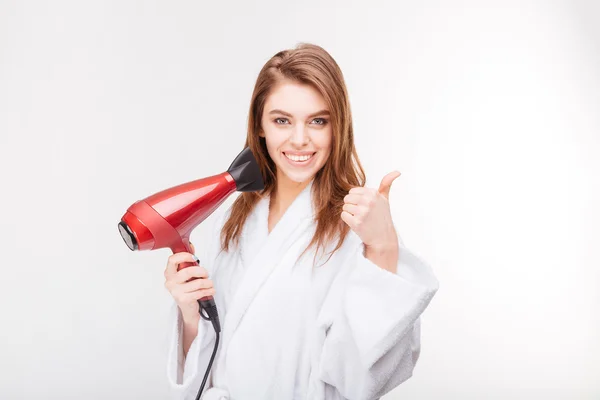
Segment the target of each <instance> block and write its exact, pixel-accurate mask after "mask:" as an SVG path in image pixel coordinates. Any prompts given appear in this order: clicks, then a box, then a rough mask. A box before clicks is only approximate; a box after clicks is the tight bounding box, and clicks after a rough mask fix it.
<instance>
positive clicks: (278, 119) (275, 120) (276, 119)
mask: <svg viewBox="0 0 600 400" xmlns="http://www.w3.org/2000/svg"><path fill="white" fill-rule="evenodd" d="M280 120H281V121H283V120H285V121H287V118H275V119H274V120H273V121H274V122H275V123H276V124H277V125H285V124H280V123H279V122H277V121H280Z"/></svg>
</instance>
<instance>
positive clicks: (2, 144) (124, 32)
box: [0, 0, 600, 400]
mask: <svg viewBox="0 0 600 400" xmlns="http://www.w3.org/2000/svg"><path fill="white" fill-rule="evenodd" d="M369 3H370V4H368V5H367V2H348V1H337V2H333V1H329V2H323V1H319V2H312V3H310V2H294V3H284V2H277V1H272V2H260V3H258V2H242V1H239V2H237V3H236V4H231V3H230V2H215V1H212V2H202V1H180V2H167V1H148V0H145V1H142V0H140V1H130V0H127V1H123V0H120V1H116V0H112V1H97V2H83V1H74V0H73V1H53V2H42V1H38V2H34V1H16V0H15V1H6V0H3V1H2V2H0V135H1V136H0V138H1V139H0V171H1V172H0V173H1V174H2V175H1V181H0V184H1V190H2V196H1V197H0V198H1V200H0V201H1V211H2V218H1V220H0V221H1V222H0V223H1V231H0V235H1V236H0V246H2V260H1V263H2V276H1V278H0V307H1V324H2V325H1V330H0V398H2V399H63V400H66V399H107V398H111V399H142V398H143V399H164V398H165V393H166V385H167V381H166V372H165V368H166V366H165V365H166V364H165V362H166V353H167V332H168V329H169V328H170V327H169V326H167V311H168V307H169V305H170V295H169V293H168V292H167V291H166V289H165V288H164V286H163V284H164V277H163V270H164V267H165V264H166V260H167V257H168V256H169V255H170V251H169V250H167V249H163V250H160V251H154V252H131V251H129V249H127V247H126V246H125V244H124V243H123V241H122V239H121V237H120V235H119V233H118V231H117V222H118V221H119V219H120V218H121V216H122V215H123V213H124V212H125V210H126V209H127V207H129V206H130V205H131V204H132V203H133V202H135V201H136V200H138V199H141V198H144V197H146V196H149V195H150V194H152V193H155V192H157V191H159V190H163V189H165V188H168V187H171V186H174V185H176V184H179V183H183V182H187V181H190V180H194V179H198V178H200V177H204V176H208V175H213V174H217V173H220V172H223V171H224V170H225V169H226V168H227V166H228V165H229V164H230V162H231V161H232V160H233V158H234V157H235V155H237V153H238V152H239V151H240V150H241V148H242V146H243V143H244V140H245V134H246V122H247V117H248V108H249V102H250V95H251V92H252V88H253V85H254V82H255V79H256V76H257V74H258V72H259V70H260V68H261V67H262V65H263V64H264V63H265V62H266V61H267V60H268V59H269V58H270V57H271V56H273V55H274V54H275V53H276V52H278V51H279V50H282V49H286V48H291V47H294V46H295V45H296V44H297V43H299V42H311V43H315V44H318V45H320V46H323V47H324V48H325V49H326V50H328V51H329V52H330V54H331V55H332V56H333V57H334V58H335V59H336V61H337V62H338V63H339V65H340V67H341V68H342V71H343V73H344V76H345V79H346V83H347V85H348V90H349V93H350V97H351V106H352V112H353V118H354V123H355V128H356V130H355V134H356V145H357V148H358V152H359V156H360V159H361V161H362V162H363V164H364V166H365V169H366V172H367V176H368V181H367V185H368V186H371V187H377V186H378V185H379V182H380V180H381V178H382V177H383V176H384V175H385V174H386V173H388V172H390V171H392V170H394V169H398V170H400V171H401V172H402V176H401V177H400V178H399V179H397V180H396V181H395V182H394V184H393V186H392V190H391V195H390V196H391V201H392V212H393V214H394V217H395V218H396V220H397V221H398V225H399V226H398V229H399V230H400V232H401V234H402V237H403V239H404V241H405V243H406V244H407V245H408V246H409V247H410V248H412V249H413V250H414V251H415V252H416V253H417V254H420V255H421V256H422V257H423V258H424V259H426V260H427V261H428V262H429V263H430V264H431V265H432V267H433V268H434V271H435V273H436V275H437V276H438V278H439V281H440V290H439V291H438V293H437V295H436V297H435V298H434V299H433V301H432V302H431V304H430V307H429V308H428V309H427V310H426V311H425V313H424V314H423V326H422V353H421V358H420V360H419V362H418V364H417V367H416V369H415V372H414V376H413V377H412V378H411V379H410V380H408V381H406V382H405V383H404V384H402V385H401V386H400V387H398V388H397V389H396V390H394V391H393V392H391V393H390V394H389V395H387V396H385V399H386V400H391V399H462V400H466V399H478V400H479V399H509V398H510V399H567V398H569V399H598V398H600V367H598V365H599V364H600V339H599V338H600V312H599V311H600V294H599V293H600V253H599V251H598V249H599V246H598V241H599V239H600V228H599V226H600V211H599V207H598V206H599V204H600V178H599V173H600V113H599V111H600V28H598V26H599V25H598V21H599V20H600V6H599V5H598V4H599V3H598V2H594V1H588V2H584V1H564V2H558V1H557V2H549V1H539V2H534V1H523V0H520V1H506V0H504V1H500V0H498V1H427V2H414V1H395V2H389V3H385V4H384V3H378V2H375V1H371V2H369ZM234 197H235V195H234V196H233V197H231V198H230V199H228V202H227V204H229V203H230V202H231V201H233V199H234ZM207 222H208V221H207ZM206 226H207V224H204V225H201V226H200V227H198V228H197V229H196V230H195V231H194V233H193V235H192V241H193V242H194V244H195V245H196V246H197V247H200V246H202V243H203V242H204V241H205V239H206V238H207V235H208V234H209V233H208V232H207V229H206Z"/></svg>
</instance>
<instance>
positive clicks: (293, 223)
mask: <svg viewBox="0 0 600 400" xmlns="http://www.w3.org/2000/svg"><path fill="white" fill-rule="evenodd" d="M313 182H314V179H313V180H311V182H310V183H309V184H308V185H307V186H306V187H305V188H304V189H303V190H302V192H300V193H299V194H298V196H297V197H296V198H295V199H294V201H293V202H292V204H290V206H289V207H288V208H287V209H286V211H285V213H284V214H283V215H282V216H281V219H280V220H279V221H278V222H277V224H276V225H275V227H274V228H273V230H272V231H271V233H269V232H268V218H269V203H270V197H269V196H266V197H265V198H263V199H261V200H260V201H259V202H258V203H257V204H256V206H255V209H254V210H253V211H252V213H251V214H250V216H249V217H248V219H247V221H246V224H245V225H244V229H243V231H242V236H241V238H240V239H241V240H240V249H239V257H240V260H239V262H241V263H242V265H243V271H244V277H243V279H242V280H241V282H240V285H239V287H238V288H237V291H236V293H235V295H234V297H233V300H232V303H231V305H230V306H229V309H228V311H227V316H226V318H225V324H224V338H223V339H224V345H226V344H227V343H228V342H229V339H231V336H232V335H233V334H234V332H235V330H236V329H237V327H238V325H239V323H240V321H241V319H242V317H243V315H244V313H245V312H246V310H247V309H248V307H249V306H250V304H251V303H252V300H253V298H254V297H255V296H256V293H257V292H258V290H259V289H260V287H261V286H262V285H263V283H264V282H265V281H266V279H267V278H268V277H269V275H270V274H271V272H272V271H273V269H274V268H275V267H276V266H277V265H278V264H280V263H281V261H282V257H284V256H285V253H286V251H288V250H290V247H291V246H293V245H294V244H298V243H299V242H302V250H301V251H303V250H304V248H306V246H307V245H308V243H309V241H310V239H311V238H312V234H311V235H308V233H310V232H311V230H313V229H314V224H313V220H314V216H315V213H314V209H313V204H312V186H313ZM308 236H310V237H308ZM292 253H295V252H292ZM298 255H299V254H293V256H295V257H297V256H298Z"/></svg>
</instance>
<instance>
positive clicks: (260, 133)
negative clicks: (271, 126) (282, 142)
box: [258, 129, 265, 138]
mask: <svg viewBox="0 0 600 400" xmlns="http://www.w3.org/2000/svg"><path fill="white" fill-rule="evenodd" d="M258 136H259V137H262V138H264V137H265V133H264V132H263V130H262V129H261V130H259V131H258Z"/></svg>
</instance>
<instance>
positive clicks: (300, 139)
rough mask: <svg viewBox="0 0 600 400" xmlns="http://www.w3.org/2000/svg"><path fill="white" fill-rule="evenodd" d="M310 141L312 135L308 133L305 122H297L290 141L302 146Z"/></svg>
mask: <svg viewBox="0 0 600 400" xmlns="http://www.w3.org/2000/svg"><path fill="white" fill-rule="evenodd" d="M309 141H310V137H309V135H308V129H307V128H306V127H305V126H304V125H303V124H297V125H296V127H295V128H294V130H293V131H292V135H291V137H290V143H292V144H293V145H295V146H298V147H301V146H304V145H306V144H308V142H309Z"/></svg>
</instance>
